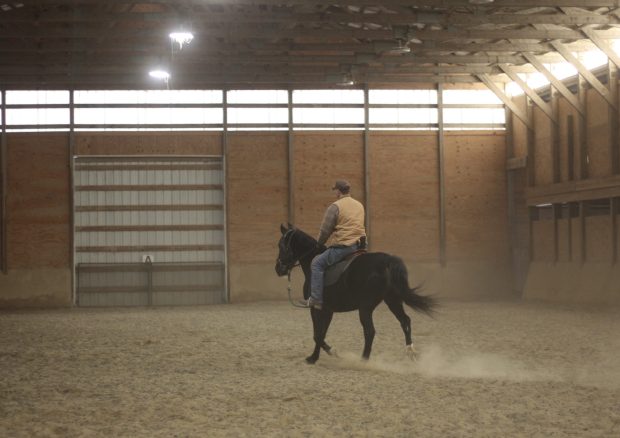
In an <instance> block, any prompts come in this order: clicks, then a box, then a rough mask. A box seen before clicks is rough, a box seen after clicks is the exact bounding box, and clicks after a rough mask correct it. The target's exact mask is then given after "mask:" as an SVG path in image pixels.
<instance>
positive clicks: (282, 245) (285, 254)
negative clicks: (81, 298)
mask: <svg viewBox="0 0 620 438" xmlns="http://www.w3.org/2000/svg"><path fill="white" fill-rule="evenodd" d="M280 232H281V233H282V237H280V241H279V242H278V259H277V260H276V274H278V276H279V277H282V276H283V275H286V274H288V273H289V271H290V270H291V269H293V266H295V263H297V260H298V256H297V255H296V254H295V251H294V249H293V247H292V245H291V244H292V241H293V235H294V234H295V228H294V227H293V226H292V225H291V224H288V227H285V226H284V225H280Z"/></svg>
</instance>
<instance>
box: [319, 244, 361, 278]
mask: <svg viewBox="0 0 620 438" xmlns="http://www.w3.org/2000/svg"><path fill="white" fill-rule="evenodd" d="M365 252H366V250H358V251H355V252H354V253H353V254H351V255H349V256H347V257H345V258H344V259H342V260H340V261H339V262H338V263H336V264H334V265H331V266H329V267H328V268H327V269H326V270H325V277H324V280H323V285H324V286H331V285H332V284H334V283H336V282H337V281H338V280H339V279H340V276H341V275H342V273H343V272H344V271H346V270H347V268H348V267H349V265H350V264H351V262H352V261H353V260H355V258H356V257H357V256H358V255H360V254H364V253H365Z"/></svg>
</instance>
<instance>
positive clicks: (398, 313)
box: [385, 300, 413, 345]
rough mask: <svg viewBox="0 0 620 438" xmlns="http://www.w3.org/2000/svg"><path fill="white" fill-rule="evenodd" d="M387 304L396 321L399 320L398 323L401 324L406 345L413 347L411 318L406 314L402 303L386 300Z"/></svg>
mask: <svg viewBox="0 0 620 438" xmlns="http://www.w3.org/2000/svg"><path fill="white" fill-rule="evenodd" d="M385 304H387V306H388V307H389V308H390V310H391V311H392V313H393V314H394V316H395V317H396V319H398V322H400V326H401V328H402V329H403V333H404V334H405V345H411V343H412V342H413V341H412V340H411V318H409V317H408V316H407V314H406V313H405V309H404V308H403V303H402V301H396V300H386V301H385Z"/></svg>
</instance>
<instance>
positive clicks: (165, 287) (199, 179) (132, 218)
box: [74, 156, 226, 306]
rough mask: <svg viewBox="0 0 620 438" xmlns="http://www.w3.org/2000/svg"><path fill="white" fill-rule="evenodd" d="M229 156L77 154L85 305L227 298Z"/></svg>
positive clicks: (80, 290)
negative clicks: (225, 161) (226, 175)
mask: <svg viewBox="0 0 620 438" xmlns="http://www.w3.org/2000/svg"><path fill="white" fill-rule="evenodd" d="M223 182H224V175H223V165H222V158H221V157H189V158H188V157H116V156H115V157H88V156H83V157H76V158H75V162H74V205H75V207H74V224H75V229H74V260H75V273H76V277H75V285H76V302H77V304H78V305H80V306H132V305H191V304H210V303H221V302H224V301H225V297H226V291H225V260H226V257H225V230H224V223H225V216H224V186H223Z"/></svg>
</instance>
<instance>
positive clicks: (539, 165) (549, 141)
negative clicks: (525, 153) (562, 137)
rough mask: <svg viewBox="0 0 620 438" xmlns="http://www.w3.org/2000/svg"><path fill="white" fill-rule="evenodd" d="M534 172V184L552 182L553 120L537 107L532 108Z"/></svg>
mask: <svg viewBox="0 0 620 438" xmlns="http://www.w3.org/2000/svg"><path fill="white" fill-rule="evenodd" d="M534 126H535V132H534V174H535V177H534V178H535V181H536V185H545V184H552V183H553V137H552V129H553V122H551V120H550V119H549V117H547V116H546V115H545V113H543V112H542V110H540V109H539V108H537V107H535V109H534Z"/></svg>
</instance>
